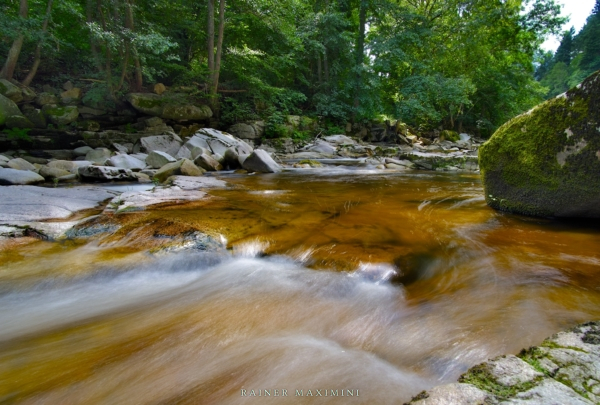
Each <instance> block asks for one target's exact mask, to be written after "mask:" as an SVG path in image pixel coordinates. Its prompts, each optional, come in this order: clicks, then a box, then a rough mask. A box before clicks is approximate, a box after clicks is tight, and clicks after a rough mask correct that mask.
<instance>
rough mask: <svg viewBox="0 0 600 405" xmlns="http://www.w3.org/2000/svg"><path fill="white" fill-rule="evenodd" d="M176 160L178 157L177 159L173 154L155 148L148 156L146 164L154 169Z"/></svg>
mask: <svg viewBox="0 0 600 405" xmlns="http://www.w3.org/2000/svg"><path fill="white" fill-rule="evenodd" d="M176 161H177V159H175V158H174V157H173V156H171V155H169V154H168V153H166V152H162V151H159V150H153V151H152V152H150V153H149V154H148V157H147V158H146V164H147V165H148V166H150V167H152V168H153V169H160V168H161V167H163V166H164V165H166V164H167V163H173V162H176Z"/></svg>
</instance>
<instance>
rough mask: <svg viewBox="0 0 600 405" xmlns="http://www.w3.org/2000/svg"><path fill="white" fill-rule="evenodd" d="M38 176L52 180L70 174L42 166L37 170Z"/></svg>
mask: <svg viewBox="0 0 600 405" xmlns="http://www.w3.org/2000/svg"><path fill="white" fill-rule="evenodd" d="M39 174H40V176H42V177H43V178H45V179H46V180H53V179H58V178H60V177H64V176H70V175H71V172H69V171H67V170H63V169H59V168H56V167H49V166H42V167H41V168H40V170H39Z"/></svg>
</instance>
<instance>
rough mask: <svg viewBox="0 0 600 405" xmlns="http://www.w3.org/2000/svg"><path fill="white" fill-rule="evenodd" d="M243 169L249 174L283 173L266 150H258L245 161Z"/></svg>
mask: <svg viewBox="0 0 600 405" xmlns="http://www.w3.org/2000/svg"><path fill="white" fill-rule="evenodd" d="M242 167H243V168H244V169H246V170H248V171H249V172H259V173H277V172H279V171H281V167H280V166H279V165H278V164H277V162H275V161H274V160H273V158H272V157H271V156H270V155H269V154H268V153H267V152H266V151H264V150H262V149H257V150H255V151H254V152H252V153H251V154H250V156H248V158H246V160H244V163H243V164H242Z"/></svg>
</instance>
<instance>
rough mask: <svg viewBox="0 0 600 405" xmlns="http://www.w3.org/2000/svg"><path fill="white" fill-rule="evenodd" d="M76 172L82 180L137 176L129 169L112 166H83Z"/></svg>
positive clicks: (132, 178) (122, 178)
mask: <svg viewBox="0 0 600 405" xmlns="http://www.w3.org/2000/svg"><path fill="white" fill-rule="evenodd" d="M77 173H78V174H79V177H81V178H82V179H83V180H92V181H111V180H130V181H133V180H137V177H136V176H135V175H134V174H133V173H132V171H131V170H129V169H121V168H118V167H112V166H84V167H80V168H79V169H78V170H77Z"/></svg>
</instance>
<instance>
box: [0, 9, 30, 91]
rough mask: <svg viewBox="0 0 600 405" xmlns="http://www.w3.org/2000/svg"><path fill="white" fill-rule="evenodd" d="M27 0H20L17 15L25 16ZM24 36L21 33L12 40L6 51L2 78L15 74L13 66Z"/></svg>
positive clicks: (14, 66)
mask: <svg viewBox="0 0 600 405" xmlns="http://www.w3.org/2000/svg"><path fill="white" fill-rule="evenodd" d="M27 10H28V7H27V0H21V1H20V3H19V17H21V18H27ZM24 40H25V37H24V36H23V35H22V34H21V35H19V36H18V37H17V38H15V40H14V41H13V44H12V46H11V47H10V50H9V51H8V56H7V57H6V62H4V66H3V67H2V70H0V77H2V78H4V79H8V80H10V79H12V77H13V75H14V74H15V68H16V67H17V61H18V60H19V54H20V53H21V47H22V46H23V41H24Z"/></svg>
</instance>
